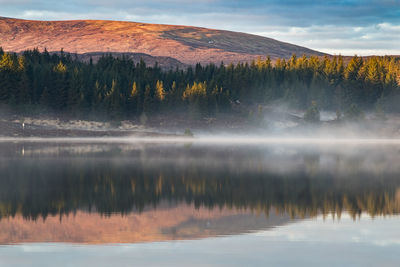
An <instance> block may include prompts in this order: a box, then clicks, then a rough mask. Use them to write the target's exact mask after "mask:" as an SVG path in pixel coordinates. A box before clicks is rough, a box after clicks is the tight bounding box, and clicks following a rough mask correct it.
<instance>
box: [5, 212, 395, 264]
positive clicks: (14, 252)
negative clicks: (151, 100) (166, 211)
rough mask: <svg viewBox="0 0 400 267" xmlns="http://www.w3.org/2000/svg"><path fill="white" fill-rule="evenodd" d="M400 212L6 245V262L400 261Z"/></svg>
mask: <svg viewBox="0 0 400 267" xmlns="http://www.w3.org/2000/svg"><path fill="white" fill-rule="evenodd" d="M399 223H400V216H388V217H376V218H370V217H369V216H362V217H361V219H360V220H357V221H354V220H353V219H352V218H351V217H350V216H349V215H347V214H343V215H342V217H341V219H340V220H339V221H338V220H337V219H335V220H333V219H332V217H329V216H328V217H327V218H325V220H324V219H323V218H322V217H317V218H315V219H310V220H302V221H297V222H295V223H290V224H288V225H284V226H280V227H276V228H274V229H272V230H267V231H260V232H256V233H251V234H243V235H235V236H229V237H219V238H208V239H203V240H194V241H173V242H160V243H142V244H133V245H116V246H104V245H101V246H80V245H79V246H77V245H66V244H25V245H17V246H2V247H0V265H1V266H22V265H23V266H44V267H46V266H55V265H57V266H110V265H111V264H112V265H115V266H138V265H140V266H160V265H164V266H165V265H167V266H188V265H190V266H204V265H213V266H216V265H218V266H249V264H250V265H251V266H266V265H268V266H271V265H272V266H344V265H345V266H398V263H399V262H400V255H399V253H398V252H399V251H400V232H399V231H398V226H399Z"/></svg>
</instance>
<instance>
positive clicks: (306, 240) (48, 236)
mask: <svg viewBox="0 0 400 267" xmlns="http://www.w3.org/2000/svg"><path fill="white" fill-rule="evenodd" d="M399 211H400V146H399V145H396V144H392V145H388V144H377V145H374V144H358V145H350V144H335V145H323V144H308V145H300V144H262V145H257V144H234V143H233V144H229V143H224V144H223V145H216V144H207V143H204V142H202V143H187V144H183V143H178V144H173V143H168V144H162V143H157V144H152V143H149V142H146V143H140V142H134V143H124V144H118V143H107V142H104V141H102V142H99V143H96V142H91V143H90V144H85V143H84V142H80V143H73V142H69V143H62V142H58V143H57V142H53V143H41V142H32V143H30V142H3V143H0V266H54V265H55V264H57V265H59V266H110V265H115V266H137V265H146V266H159V265H169V266H188V265H201V266H204V265H213V266H214V265H220V266H221V265H222V266H224V265H225V266H233V265H236V266H266V265H273V266H275V265H276V266H284V265H296V266H297V265H300V266H310V265H311V266H344V265H351V266H398V264H399V262H400V253H399V252H400V217H399Z"/></svg>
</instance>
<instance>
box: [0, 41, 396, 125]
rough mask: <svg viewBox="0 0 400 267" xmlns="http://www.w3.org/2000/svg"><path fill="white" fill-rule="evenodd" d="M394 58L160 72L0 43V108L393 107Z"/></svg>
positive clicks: (124, 111) (203, 111)
mask: <svg viewBox="0 0 400 267" xmlns="http://www.w3.org/2000/svg"><path fill="white" fill-rule="evenodd" d="M399 93H400V58H396V57H392V56H384V57H375V56H374V57H367V58H363V57H358V56H354V57H352V58H351V59H344V58H343V57H342V56H333V57H328V56H326V57H306V56H302V57H297V56H296V55H293V56H292V57H291V58H290V59H287V60H285V59H278V60H274V61H272V60H271V59H270V58H269V57H267V58H266V59H265V60H264V59H258V60H255V61H253V62H252V63H238V64H229V65H224V64H223V63H221V64H220V65H214V64H209V65H206V66H202V65H200V64H197V65H196V66H193V67H188V68H187V69H175V70H162V69H161V68H160V67H159V66H157V64H156V65H155V66H146V64H145V63H144V62H143V61H141V62H133V61H132V60H130V59H128V58H126V57H119V58H115V57H112V56H111V55H104V56H103V57H102V58H100V59H99V60H98V62H93V61H92V60H90V61H89V62H82V61H80V60H78V58H77V56H73V55H71V54H68V53H64V52H63V51H61V52H60V53H49V52H47V51H44V52H39V51H38V50H29V51H25V52H23V53H19V54H15V53H6V52H4V51H3V50H2V49H1V48H0V106H1V107H3V108H4V107H5V108H7V109H10V110H13V111H15V112H17V113H29V114H33V113H35V112H38V113H40V112H43V113H44V112H51V113H53V114H69V115H70V116H75V117H83V116H87V115H88V114H95V115H99V116H103V117H107V118H111V119H127V118H134V117H139V116H141V115H143V114H146V115H147V116H151V115H153V114H161V113H166V112H187V114H190V116H191V117H193V118H195V117H200V116H213V115H216V114H218V113H224V112H225V113H226V112H230V110H231V108H232V105H233V104H235V103H240V104H242V105H257V104H264V105H265V104H268V103H273V102H274V101H283V102H284V103H286V104H287V105H288V106H290V107H292V108H297V109H303V110H305V109H307V108H309V107H310V106H312V105H317V106H318V108H319V109H323V110H331V111H336V112H341V113H345V112H346V110H348V109H350V108H353V109H354V108H355V107H356V108H358V109H361V110H376V109H379V110H381V111H385V112H399V111H400V107H399V106H398V105H396V102H397V100H396V99H397V98H396V97H398V96H399Z"/></svg>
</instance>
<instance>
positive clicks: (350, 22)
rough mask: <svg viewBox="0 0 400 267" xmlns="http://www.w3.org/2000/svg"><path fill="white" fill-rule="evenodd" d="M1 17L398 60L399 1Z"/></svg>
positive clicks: (173, 4) (71, 3) (13, 3)
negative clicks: (235, 36) (188, 33)
mask: <svg viewBox="0 0 400 267" xmlns="http://www.w3.org/2000/svg"><path fill="white" fill-rule="evenodd" d="M0 16H3V17H13V18H23V19H35V20H69V19H108V20H124V21H135V22H148V23H162V24H178V25H191V26H201V27H207V28H214V29H225V30H232V31H239V32H247V33H252V34H257V35H262V36H266V37H270V38H274V39H277V40H280V41H284V42H289V43H293V44H297V45H301V46H305V47H308V48H312V49H315V50H319V51H322V52H326V53H330V54H342V55H355V54H357V55H372V54H374V55H386V54H391V55H393V54H396V55H400V45H399V44H400V0H339V1H333V0H303V1H297V0H189V1H188V0H141V1H139V0H0Z"/></svg>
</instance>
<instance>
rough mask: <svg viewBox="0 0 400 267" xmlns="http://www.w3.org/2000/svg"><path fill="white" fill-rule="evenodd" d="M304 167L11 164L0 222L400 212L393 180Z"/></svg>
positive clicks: (0, 192)
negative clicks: (80, 215)
mask: <svg viewBox="0 0 400 267" xmlns="http://www.w3.org/2000/svg"><path fill="white" fill-rule="evenodd" d="M304 162H305V163H306V164H305V165H308V166H306V169H305V170H304V169H303V170H299V171H298V172H287V173H279V172H268V171H262V172H260V171H254V172H252V171H247V172H245V173H244V172H238V171H237V170H235V169H229V168H225V169H224V168H221V169H212V170H209V169H207V168H205V167H204V166H201V165H200V166H199V165H190V164H188V165H171V164H155V163H154V165H153V166H150V165H151V164H149V163H148V162H147V163H144V162H142V161H132V162H129V161H128V162H126V161H124V162H122V163H121V162H109V161H108V160H107V158H106V159H101V158H97V159H95V160H93V159H92V160H83V159H81V160H80V159H76V158H75V159H74V158H69V159H63V160H60V159H54V160H51V159H48V160H46V161H44V160H43V161H29V160H28V161H21V160H15V161H13V160H10V161H8V162H7V165H6V164H5V163H4V162H3V163H2V166H0V167H1V172H2V177H1V179H0V216H1V217H8V216H14V215H16V214H17V213H19V214H22V215H23V216H24V217H26V218H31V219H37V218H38V217H43V218H45V217H46V216H48V215H57V214H68V213H71V212H76V211H77V210H79V209H84V210H89V211H96V212H100V213H102V214H107V213H112V212H118V213H122V214H126V213H129V212H132V211H133V210H137V211H139V212H140V211H142V210H143V209H144V208H145V207H148V206H154V207H156V206H157V205H158V203H160V201H170V202H172V203H175V202H186V203H191V204H194V206H195V207H200V206H205V207H208V208H210V209H212V208H218V207H233V208H237V209H251V210H253V211H255V212H264V213H265V214H268V213H269V210H270V209H271V208H272V207H273V208H275V209H277V210H278V211H279V212H281V213H288V214H290V215H291V216H299V217H304V216H315V215H317V214H319V213H323V214H328V213H334V214H336V215H337V216H340V214H341V212H342V211H343V210H346V211H348V212H349V213H350V214H351V215H352V216H354V217H356V216H358V215H359V214H361V213H362V212H367V213H368V214H370V215H372V216H376V215H388V214H394V213H397V212H399V211H400V197H399V195H400V193H399V192H400V191H399V190H400V189H399V188H400V180H399V179H397V178H398V177H397V176H396V175H395V174H390V173H389V174H382V175H380V174H379V173H366V172H360V171H359V172H358V173H357V172H356V171H353V172H342V173H332V172H329V171H326V172H325V171H323V170H321V169H319V168H318V162H319V158H318V157H312V156H311V157H310V156H308V157H305V158H304ZM38 163H40V164H38ZM310 169H311V171H310Z"/></svg>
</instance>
